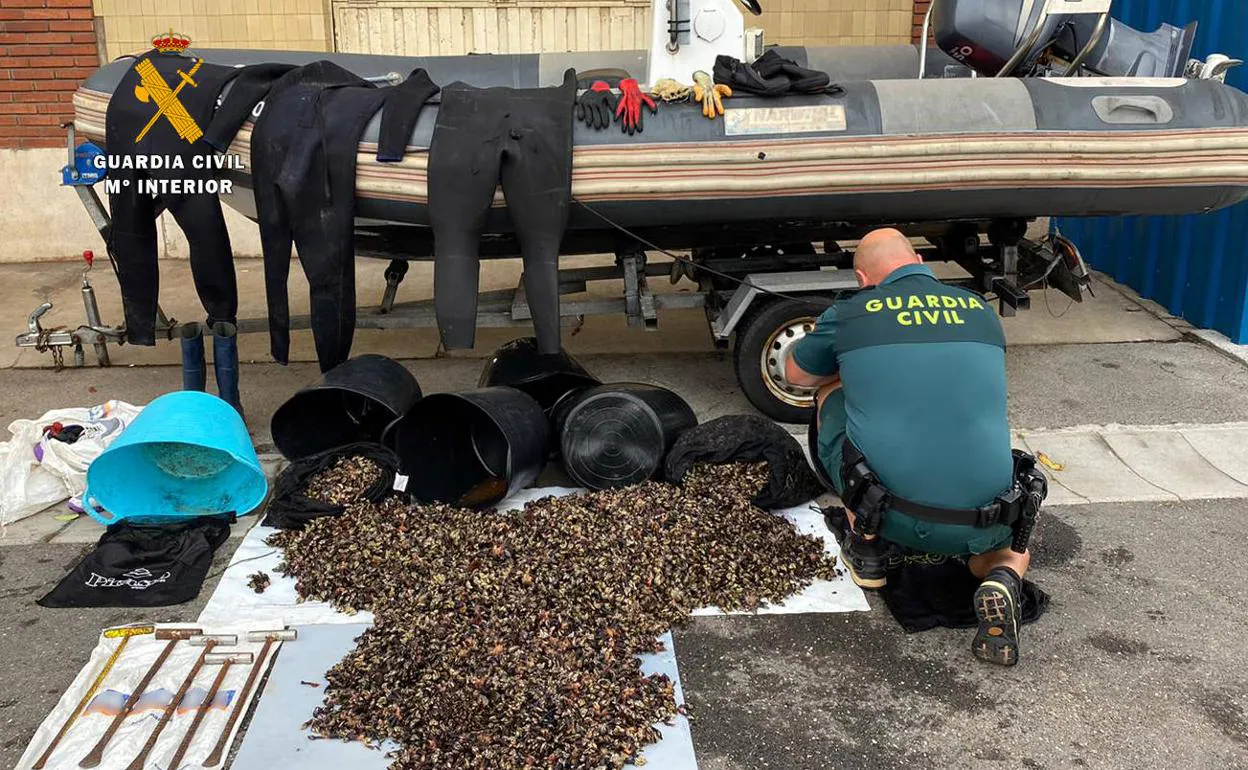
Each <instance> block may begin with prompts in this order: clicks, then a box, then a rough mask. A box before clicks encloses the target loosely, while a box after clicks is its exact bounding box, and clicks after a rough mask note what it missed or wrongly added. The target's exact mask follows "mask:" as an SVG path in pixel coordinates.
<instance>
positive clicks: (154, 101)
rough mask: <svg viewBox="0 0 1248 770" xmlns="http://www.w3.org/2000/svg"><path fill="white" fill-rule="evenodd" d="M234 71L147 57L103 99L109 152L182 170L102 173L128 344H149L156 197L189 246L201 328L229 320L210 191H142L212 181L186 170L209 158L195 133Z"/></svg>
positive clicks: (220, 221)
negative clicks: (108, 188) (112, 185)
mask: <svg viewBox="0 0 1248 770" xmlns="http://www.w3.org/2000/svg"><path fill="white" fill-rule="evenodd" d="M236 74H237V70H235V69H233V68H231V67H222V66H219V65H215V64H207V63H203V62H201V61H200V60H198V59H194V58H189V57H185V56H178V55H173V54H162V53H158V52H156V51H149V52H148V53H146V54H143V55H142V56H141V57H139V58H138V59H137V60H136V61H135V66H134V67H132V68H131V69H130V71H129V72H127V73H126V74H125V76H124V77H122V79H121V82H120V83H118V84H117V87H116V88H115V89H114V90H113V97H112V99H110V100H109V103H108V112H107V114H106V117H105V121H104V122H105V137H106V138H105V144H106V145H107V147H108V152H109V154H110V155H113V156H133V157H134V158H136V159H137V158H138V157H139V156H144V159H147V158H153V157H158V158H159V159H160V161H161V162H163V163H165V164H166V165H173V164H174V163H175V162H177V161H180V163H181V166H182V167H181V168H162V169H151V168H148V169H137V168H118V169H110V170H109V177H110V178H111V179H112V180H114V181H115V182H118V183H120V184H119V186H118V188H117V189H118V191H117V192H113V193H110V194H109V196H108V201H109V210H110V213H111V216H112V231H111V234H110V238H109V245H110V246H111V248H112V251H113V255H114V256H115V258H116V260H117V274H118V275H117V277H118V281H119V283H120V284H121V297H122V304H123V307H124V309H125V317H126V340H127V341H128V342H130V343H132V344H136V345H154V344H156V332H155V326H156V305H157V298H158V294H159V286H160V275H159V269H158V266H157V257H158V252H157V246H156V211H157V201H158V200H159V201H160V202H161V203H163V204H164V206H165V208H166V209H167V210H168V211H169V212H170V213H171V214H173V218H174V220H175V221H177V223H178V226H179V227H181V228H182V232H183V233H185V234H186V239H187V241H188V242H189V243H190V251H191V275H192V277H193V278H194V281H195V290H196V292H197V293H198V294H199V298H200V301H201V302H202V303H203V305H204V310H205V311H206V312H207V314H208V318H207V322H208V324H209V325H212V324H215V323H218V322H227V323H234V322H235V321H236V318H235V317H236V316H237V314H238V287H237V284H236V282H235V276H234V257H233V253H232V252H231V250H230V237H229V234H228V232H227V231H226V227H225V218H224V217H223V216H222V213H221V202H220V200H219V199H218V198H217V195H216V193H215V192H207V191H204V192H199V191H196V190H194V189H192V190H190V191H189V192H188V191H186V189H185V188H183V189H182V190H178V191H175V190H173V189H172V188H169V187H166V188H165V189H164V191H160V192H158V194H157V196H156V197H153V195H152V193H151V192H150V191H149V190H148V189H146V187H147V185H148V184H149V183H160V182H166V183H167V182H171V181H173V182H177V183H179V184H182V183H184V182H194V181H204V180H209V179H212V178H213V173H212V171H211V169H210V168H209V167H208V164H204V163H202V161H200V163H201V165H203V166H204V167H203V168H196V167H195V165H196V163H195V158H196V157H205V156H211V155H212V147H210V146H209V145H208V144H207V143H206V142H204V141H203V139H202V134H201V132H202V130H203V127H204V126H205V125H206V124H207V122H208V120H209V119H210V118H211V117H212V113H213V109H214V108H215V106H216V101H217V96H218V95H219V94H220V92H221V88H222V87H223V86H224V85H225V83H227V82H228V81H229V80H230V79H231V78H232V77H234V76H235V75H236ZM162 82H163V85H162ZM143 97H146V98H143ZM140 135H142V138H141V139H140V138H139V137H140ZM175 159H177V161H175Z"/></svg>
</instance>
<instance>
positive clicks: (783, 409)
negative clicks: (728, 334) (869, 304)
mask: <svg viewBox="0 0 1248 770" xmlns="http://www.w3.org/2000/svg"><path fill="white" fill-rule="evenodd" d="M810 299H811V300H812V301H814V302H817V303H820V304H822V305H823V306H825V307H826V306H827V305H830V304H832V299H831V298H829V297H814V296H812V297H810ZM820 312H822V311H821V310H820V309H819V308H818V307H812V306H811V305H810V304H808V303H806V302H797V301H794V300H789V299H781V300H776V301H773V302H768V303H766V304H764V305H760V306H759V307H758V308H757V309H756V310H754V311H752V312H751V313H750V314H749V315H748V316H746V317H745V318H744V319H742V320H741V324H740V326H739V327H738V328H737V337H736V344H735V345H734V346H733V365H734V367H735V368H736V372H737V383H738V384H739V385H740V386H741V391H742V392H743V393H745V397H746V398H747V399H749V401H750V403H751V404H753V405H754V408H755V409H757V410H758V411H760V412H762V413H763V414H765V415H767V416H768V417H770V418H771V419H773V420H776V421H777V422H788V423H798V424H803V423H809V422H810V418H811V415H812V413H813V410H814V406H815V392H814V391H813V390H811V389H809V388H799V387H796V386H793V385H790V384H788V383H787V382H785V380H784V360H785V358H787V356H785V355H784V353H786V352H791V351H792V348H793V346H794V345H796V344H797V343H798V341H799V340H801V339H802V338H803V337H805V336H806V334H807V332H809V331H810V330H811V329H813V328H814V326H815V319H816V318H817V317H818V316H819V314H820Z"/></svg>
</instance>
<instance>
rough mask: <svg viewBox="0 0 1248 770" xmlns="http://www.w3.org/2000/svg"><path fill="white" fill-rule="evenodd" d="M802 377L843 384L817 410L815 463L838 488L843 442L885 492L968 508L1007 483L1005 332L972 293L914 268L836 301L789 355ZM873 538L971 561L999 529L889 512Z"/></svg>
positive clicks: (996, 539)
mask: <svg viewBox="0 0 1248 770" xmlns="http://www.w3.org/2000/svg"><path fill="white" fill-rule="evenodd" d="M793 355H794V358H795V361H796V363H797V365H798V366H800V367H801V368H802V369H803V370H804V371H806V372H808V373H810V374H813V375H819V376H827V375H832V374H837V373H839V374H840V375H841V380H842V382H843V383H844V386H843V388H842V389H841V391H840V392H839V393H837V394H833V395H832V396H831V397H829V398H828V399H827V400H826V401H825V402H824V406H823V409H822V411H821V413H820V419H821V423H820V432H819V454H820V459H821V460H822V461H823V463H824V465H825V466H826V468H827V470H828V475H829V476H830V477H831V478H832V479H834V480H835V481H836V482H837V483H838V484H839V483H840V482H841V476H840V468H841V456H842V452H841V445H842V442H843V440H844V437H845V435H846V434H848V436H849V439H850V440H851V441H853V443H854V445H855V446H857V447H858V449H859V450H860V451H861V452H862V453H863V454H864V455H865V456H866V458H867V463H868V464H869V465H870V466H871V468H872V469H873V470H874V471H875V472H876V474H877V475H878V476H879V477H880V480H881V481H882V482H883V483H884V485H885V486H887V487H888V488H889V490H891V491H892V492H893V493H894V494H895V495H897V496H899V497H902V498H905V499H907V500H912V501H914V502H917V503H923V504H925V505H931V506H934V507H943V508H960V509H961V508H976V507H978V506H981V505H985V504H987V503H989V502H991V501H992V500H993V498H995V497H996V496H997V495H998V494H1000V493H1001V492H1003V491H1005V490H1006V489H1008V488H1009V486H1010V484H1011V483H1012V480H1013V479H1012V475H1013V460H1012V458H1011V454H1010V431H1009V423H1008V420H1007V417H1006V385H1005V334H1004V332H1003V330H1002V328H1001V321H1000V320H999V319H998V318H997V314H996V312H995V311H994V310H993V309H992V308H991V307H990V306H989V304H988V303H987V302H986V301H985V300H984V299H983V298H982V297H980V296H979V295H977V294H974V293H973V292H969V291H966V290H964V289H960V288H956V287H953V286H948V285H946V284H943V283H941V282H940V281H938V280H936V278H935V276H933V275H932V272H931V270H929V269H928V268H927V266H925V265H921V264H915V265H907V266H905V267H901V268H898V269H897V270H895V271H893V272H892V273H891V274H890V275H889V276H888V278H886V279H884V280H883V281H882V282H881V283H880V285H879V286H873V287H868V288H866V289H864V290H862V291H860V292H857V293H856V294H854V295H853V296H851V297H848V298H846V299H843V300H839V301H837V302H836V303H835V304H833V305H832V307H830V308H829V309H828V310H827V312H825V313H824V314H823V315H822V316H820V317H819V320H818V322H817V323H816V325H815V328H814V330H813V331H812V332H811V333H809V334H808V335H807V336H806V337H805V338H804V339H802V340H801V342H799V343H798V345H797V346H796V348H795V349H794V351H793ZM880 534H881V536H882V537H884V538H885V539H886V540H891V541H893V542H897V543H900V544H902V545H906V546H909V547H912V548H917V549H919V550H923V551H928V552H932V553H954V554H958V553H962V554H965V553H981V552H983V551H989V550H994V549H996V548H1000V547H1003V546H1004V545H1006V544H1008V542H1009V540H1010V530H1009V528H1008V527H1005V526H1002V525H998V526H996V527H992V528H988V529H976V528H974V527H961V526H951V525H941V524H934V523H930V522H925V521H920V520H917V519H914V518H912V517H909V516H905V515H902V514H899V513H897V512H896V511H890V512H889V513H888V514H886V516H885V520H884V525H883V528H882V529H881V533H880Z"/></svg>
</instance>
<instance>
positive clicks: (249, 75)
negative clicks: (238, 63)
mask: <svg viewBox="0 0 1248 770" xmlns="http://www.w3.org/2000/svg"><path fill="white" fill-rule="evenodd" d="M295 68H296V65H294V64H268V63H266V64H251V65H248V66H246V67H243V68H241V69H239V70H238V74H237V76H235V78H234V80H233V81H232V82H231V83H230V89H229V92H228V93H227V94H225V98H224V99H223V100H222V101H221V106H220V107H218V108H217V112H216V114H215V115H213V116H212V121H211V122H210V123H209V124H208V127H207V128H205V129H204V141H205V142H207V143H208V144H210V145H212V146H213V147H215V148H216V149H218V150H220V151H221V152H225V150H226V148H227V147H229V146H230V143H231V142H233V141H234V136H235V134H237V133H238V129H240V128H242V126H243V123H246V122H247V118H249V117H251V111H252V110H253V109H254V108H255V106H256V104H257V103H258V102H259V101H260V100H261V99H263V98H264V97H265V95H266V94H268V92H269V89H270V88H272V87H273V84H274V83H276V82H277V81H278V79H279V78H281V77H282V76H283V75H285V74H286V73H287V72H290V71H291V70H293V69H295Z"/></svg>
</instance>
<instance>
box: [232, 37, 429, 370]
mask: <svg viewBox="0 0 1248 770" xmlns="http://www.w3.org/2000/svg"><path fill="white" fill-rule="evenodd" d="M426 83H427V79H423V80H422V79H420V78H413V79H410V80H409V81H406V82H404V83H403V84H402V85H399V86H395V87H393V88H377V87H376V86H374V85H373V84H372V83H369V82H367V81H365V80H363V79H361V78H360V77H358V76H357V75H355V74H353V73H351V72H349V71H347V70H345V69H343V68H342V67H339V66H338V65H336V64H334V63H332V62H328V61H319V62H313V63H312V64H309V65H306V66H304V67H300V68H299V69H297V70H293V71H291V72H289V73H287V74H286V75H284V76H283V77H282V78H281V79H280V80H278V81H277V82H276V83H275V84H274V85H273V87H272V89H270V90H269V92H268V95H267V96H266V97H265V106H264V109H263V110H262V111H261V113H260V116H259V117H258V118H257V119H256V127H255V130H254V131H253V133H252V140H251V160H252V169H253V171H252V173H253V175H254V182H255V195H256V210H257V215H258V218H259V221H260V239H261V244H262V247H263V250H264V273H265V288H266V294H267V296H268V305H269V332H270V335H271V345H272V353H273V357H274V358H275V359H276V360H278V361H280V362H282V363H286V361H287V360H288V358H289V352H290V306H289V301H288V297H287V293H286V280H287V277H288V275H289V271H290V248H291V244H292V241H293V243H294V245H295V246H296V247H297V249H298V251H299V261H300V263H301V264H302V265H303V270H304V274H305V275H306V276H307V279H308V284H309V293H310V296H311V315H312V335H313V337H314V339H315V341H316V354H317V359H318V361H319V362H320V365H321V371H328V370H330V369H332V368H333V367H335V366H337V365H338V364H340V363H342V362H343V361H345V360H346V359H347V357H348V356H349V355H350V351H351V342H352V338H353V337H354V334H355V229H354V228H355V175H356V168H355V161H356V153H357V150H358V146H359V142H360V137H361V136H362V135H363V133H364V129H365V128H366V127H367V126H368V123H369V121H370V120H371V119H372V118H373V116H374V115H375V114H376V113H377V111H378V110H379V109H380V108H381V106H382V102H383V101H384V100H387V99H390V100H391V103H393V104H394V105H395V109H396V110H399V111H401V110H406V109H415V110H419V109H420V107H421V105H422V104H423V101H424V100H423V99H421V101H420V103H415V100H416V98H419V95H420V94H421V93H425V91H426ZM409 94H411V95H413V96H412V98H411V99H408V98H407V96H408V95H409ZM426 98H427V97H426Z"/></svg>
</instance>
